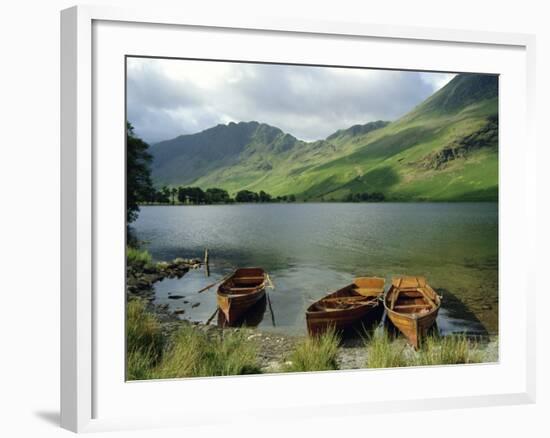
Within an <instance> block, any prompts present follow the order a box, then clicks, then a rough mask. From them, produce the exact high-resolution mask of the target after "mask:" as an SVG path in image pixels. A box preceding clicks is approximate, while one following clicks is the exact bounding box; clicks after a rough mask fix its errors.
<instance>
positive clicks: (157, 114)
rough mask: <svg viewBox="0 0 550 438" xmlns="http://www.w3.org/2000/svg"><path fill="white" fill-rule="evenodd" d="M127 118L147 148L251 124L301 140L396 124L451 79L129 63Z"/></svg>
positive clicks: (430, 75) (191, 63)
mask: <svg viewBox="0 0 550 438" xmlns="http://www.w3.org/2000/svg"><path fill="white" fill-rule="evenodd" d="M127 62H128V65H127V67H128V68H127V72H128V76H127V113H128V114H127V115H128V120H129V121H130V122H131V123H132V124H133V125H134V128H135V132H136V134H137V135H139V136H140V137H142V138H143V139H144V140H145V141H147V142H149V143H154V142H157V141H161V140H167V139H171V138H174V137H177V136H178V135H181V134H193V133H196V132H200V131H202V130H204V129H207V128H210V127H212V126H215V125H217V124H219V123H229V122H231V121H233V122H240V121H251V120H256V121H259V122H264V123H268V124H270V125H273V126H276V127H278V128H280V129H282V130H283V131H285V132H288V133H290V134H292V135H294V136H295V137H297V138H299V139H302V140H307V141H309V140H317V139H321V138H325V137H327V136H328V135H330V134H332V133H333V132H334V131H336V130H338V129H342V128H347V127H349V126H351V125H354V124H358V123H360V124H363V123H367V122H370V121H373V120H380V119H382V120H395V119H396V118H398V117H399V116H401V115H403V114H405V113H406V112H407V111H409V110H411V109H412V108H414V107H415V106H416V105H417V104H419V103H420V102H422V101H423V100H424V99H425V98H426V97H428V96H430V95H431V94H432V93H433V92H434V91H436V90H438V89H439V88H441V87H442V86H443V85H445V84H446V83H447V82H448V81H449V80H450V79H452V77H453V76H454V75H452V74H446V73H419V72H405V71H386V70H368V69H349V68H348V69H346V68H326V67H305V66H289V65H268V64H245V63H231V62H212V61H187V60H172V59H148V58H128V59H127Z"/></svg>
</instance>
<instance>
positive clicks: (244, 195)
mask: <svg viewBox="0 0 550 438" xmlns="http://www.w3.org/2000/svg"><path fill="white" fill-rule="evenodd" d="M259 200H260V196H259V195H258V194H257V193H254V192H251V191H250V190H241V191H240V192H238V193H237V195H236V196H235V201H237V202H258V201H259Z"/></svg>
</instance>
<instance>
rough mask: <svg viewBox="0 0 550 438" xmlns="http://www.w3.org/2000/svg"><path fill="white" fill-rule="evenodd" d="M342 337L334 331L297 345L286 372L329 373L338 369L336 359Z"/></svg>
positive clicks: (307, 339)
mask: <svg viewBox="0 0 550 438" xmlns="http://www.w3.org/2000/svg"><path fill="white" fill-rule="evenodd" d="M339 344H340V337H339V336H338V334H337V333H336V331H335V330H334V329H330V330H327V331H326V332H325V333H323V334H320V335H319V336H314V337H310V338H306V339H304V340H303V341H301V342H300V343H299V344H297V345H296V347H295V349H294V351H293V352H292V353H291V354H290V356H289V358H288V363H287V365H286V366H285V368H284V370H285V371H290V372H300V371H327V370H336V369H338V364H337V361H336V357H337V354H338V345H339Z"/></svg>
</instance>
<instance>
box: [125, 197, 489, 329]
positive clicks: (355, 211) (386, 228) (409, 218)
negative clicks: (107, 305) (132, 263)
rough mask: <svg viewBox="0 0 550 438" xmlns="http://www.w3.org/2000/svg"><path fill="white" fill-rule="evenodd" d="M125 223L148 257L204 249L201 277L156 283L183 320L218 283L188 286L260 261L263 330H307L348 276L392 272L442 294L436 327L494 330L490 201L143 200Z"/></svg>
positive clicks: (212, 298) (198, 312)
mask: <svg viewBox="0 0 550 438" xmlns="http://www.w3.org/2000/svg"><path fill="white" fill-rule="evenodd" d="M133 227H134V229H135V232H136V234H137V237H138V239H140V240H143V241H145V242H146V246H147V248H148V249H149V251H150V252H151V254H152V256H153V258H154V259H155V260H172V259H174V258H176V257H184V258H191V257H199V258H202V257H203V256H204V249H205V248H208V251H209V255H210V276H209V277H206V275H205V271H204V270H203V269H200V270H194V271H193V270H192V271H190V272H189V273H188V274H186V275H185V276H184V277H182V278H181V279H179V280H178V279H167V280H163V281H161V282H159V283H157V284H156V288H155V293H156V299H155V302H156V303H159V304H160V303H168V304H169V305H170V307H171V308H172V309H185V313H184V314H183V315H182V318H185V319H190V320H193V321H203V322H205V321H206V320H207V319H208V317H209V316H210V315H212V313H213V312H214V311H215V309H216V287H213V288H211V289H210V290H208V291H207V292H204V293H202V294H197V293H196V291H198V290H199V289H201V288H202V287H204V286H206V285H208V284H210V283H212V282H214V281H216V280H218V279H220V278H222V277H223V276H225V275H227V274H228V273H229V272H231V271H232V270H233V269H235V268H236V267H244V266H260V267H263V268H264V269H266V270H267V271H268V272H269V274H270V276H271V278H272V280H273V283H274V284H275V289H274V290H271V289H268V292H269V297H270V301H271V305H272V306H271V307H272V309H273V318H272V315H271V312H270V310H269V306H267V308H265V306H264V308H260V309H259V310H258V315H256V316H255V317H256V321H255V322H254V325H255V324H257V323H258V322H259V327H260V328H262V330H274V331H279V332H285V333H291V334H305V333H306V324H305V315H304V312H305V309H306V307H307V306H308V305H309V304H310V303H311V302H313V301H315V300H316V299H318V298H320V297H322V296H323V295H325V294H326V293H328V292H329V291H333V290H335V289H338V288H340V287H342V286H344V285H346V284H349V283H351V282H352V280H353V278H354V277H356V276H369V275H372V276H381V277H386V281H387V283H386V287H389V284H390V282H391V277H392V276H394V275H423V276H425V277H426V278H427V279H428V282H429V283H430V285H432V287H434V288H435V289H436V290H437V291H438V292H439V294H440V295H443V301H442V308H441V311H440V313H439V317H438V321H437V323H438V326H439V329H440V330H441V331H442V332H443V333H449V332H469V333H476V334H484V335H487V334H491V335H493V334H498V204H497V203H449V204H447V203H434V204H430V203H417V204H410V203H372V204H369V203H362V204H350V203H345V204H344V203H342V204H341V203H323V204H309V203H308V204H245V205H220V206H214V205H212V206H147V207H142V208H141V212H140V214H139V218H138V220H137V221H136V222H135V223H134V224H133ZM170 295H183V296H184V298H180V299H176V300H174V299H169V298H168V297H169V296H170ZM197 304H199V305H197ZM193 306H194V307H193ZM273 319H274V322H275V324H273Z"/></svg>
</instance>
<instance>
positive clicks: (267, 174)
mask: <svg viewBox="0 0 550 438" xmlns="http://www.w3.org/2000/svg"><path fill="white" fill-rule="evenodd" d="M151 151H152V154H153V157H154V161H153V178H154V181H155V183H156V184H157V185H163V184H167V185H191V184H192V185H196V186H200V187H202V188H204V189H206V188H209V187H221V188H225V189H226V190H228V191H229V192H231V193H233V194H234V193H235V192H236V191H238V190H242V189H247V190H254V191H259V190H264V191H266V192H268V193H270V194H272V195H285V194H295V195H296V196H297V197H298V199H302V200H321V199H324V200H330V199H334V200H339V199H344V198H345V197H346V196H348V195H349V194H350V193H363V192H374V191H377V192H383V193H384V194H385V195H386V197H387V198H388V199H394V200H437V201H441V200H496V199H497V197H498V77H497V76H491V75H477V74H461V75H457V76H456V77H455V78H454V79H453V80H451V81H450V82H449V83H448V84H447V85H446V86H445V87H443V88H442V89H440V90H439V91H438V92H436V93H435V94H433V95H432V96H431V97H429V98H428V99H426V100H425V101H424V102H423V103H421V104H420V105H419V106H417V107H416V108H414V109H413V110H412V111H411V112H409V113H408V114H406V115H405V116H403V117H402V118H400V119H399V120H396V121H394V122H391V123H389V122H384V121H377V122H371V123H367V124H365V125H354V126H352V127H349V128H346V129H341V130H339V131H337V132H335V133H334V134H331V135H329V136H328V137H327V138H326V139H325V140H319V141H315V142H303V141H300V140H298V139H296V138H295V137H293V136H292V135H290V134H286V133H284V132H283V131H281V130H280V129H278V128H276V127H273V126H269V125H266V124H263V123H258V122H241V123H230V124H228V125H218V126H215V127H213V128H210V129H207V130H205V131H203V132H200V133H197V134H193V135H183V136H180V137H177V138H175V139H172V140H168V141H164V142H161V143H158V144H156V145H153V146H152V148H151Z"/></svg>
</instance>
